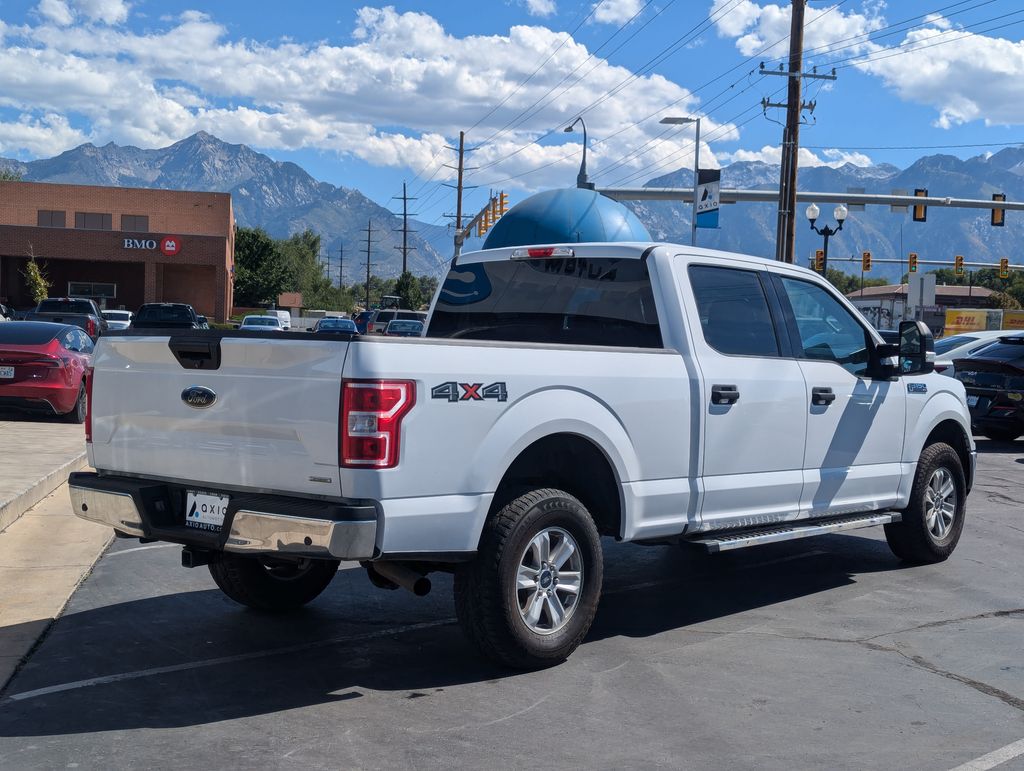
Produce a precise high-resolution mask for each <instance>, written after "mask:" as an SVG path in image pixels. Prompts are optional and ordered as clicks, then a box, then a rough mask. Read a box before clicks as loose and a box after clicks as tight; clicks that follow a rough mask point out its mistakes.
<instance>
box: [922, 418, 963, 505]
mask: <svg viewBox="0 0 1024 771" xmlns="http://www.w3.org/2000/svg"><path fill="white" fill-rule="evenodd" d="M936 442H945V443H946V444H948V445H949V446H950V447H952V448H953V449H954V450H956V454H957V455H959V456H960V463H961V464H962V465H963V467H964V474H965V475H966V476H967V477H968V479H967V486H968V492H970V485H971V479H970V475H971V443H970V441H969V440H968V438H967V434H966V433H964V429H963V427H962V426H961V425H960V424H959V423H957V422H956V421H955V420H944V421H942V422H941V423H939V425H937V426H936V427H935V428H933V429H932V432H931V433H930V434H928V438H927V439H926V440H925V442H924V446H925V447H927V446H928V445H930V444H935V443H936Z"/></svg>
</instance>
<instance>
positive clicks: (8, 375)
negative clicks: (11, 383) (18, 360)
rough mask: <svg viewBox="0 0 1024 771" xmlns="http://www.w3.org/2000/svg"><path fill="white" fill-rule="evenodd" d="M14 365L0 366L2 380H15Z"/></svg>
mask: <svg viewBox="0 0 1024 771" xmlns="http://www.w3.org/2000/svg"><path fill="white" fill-rule="evenodd" d="M13 379H14V367H0V380H13Z"/></svg>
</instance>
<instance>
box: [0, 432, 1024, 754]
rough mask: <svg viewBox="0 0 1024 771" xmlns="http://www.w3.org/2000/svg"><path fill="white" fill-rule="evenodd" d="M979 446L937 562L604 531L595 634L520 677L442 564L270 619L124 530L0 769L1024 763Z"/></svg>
mask: <svg viewBox="0 0 1024 771" xmlns="http://www.w3.org/2000/svg"><path fill="white" fill-rule="evenodd" d="M979 449H980V450H981V452H982V455H981V461H980V469H979V476H978V481H977V485H976V487H975V490H974V492H973V493H972V495H971V497H970V500H969V504H968V515H967V516H968V519H967V523H966V528H965V531H964V536H963V539H962V540H961V542H960V545H959V547H958V549H957V551H956V552H955V553H954V555H953V557H952V558H951V559H950V560H949V561H947V562H946V563H943V564H940V565H932V566H925V567H909V566H906V565H903V564H901V563H899V562H898V561H897V560H896V559H895V558H894V557H893V556H892V555H891V553H890V552H889V549H888V547H887V546H886V544H885V541H884V539H883V537H882V533H881V531H880V530H877V531H876V530H865V531H857V532H856V533H854V534H849V535H835V536H827V537H822V538H817V539H807V540H803V541H796V542H788V543H780V544H774V545H771V546H764V547H759V548H755V549H746V550H742V551H738V552H735V553H727V554H722V555H715V556H707V555H701V554H698V553H695V552H693V551H691V550H687V549H683V548H672V547H639V546H634V545H628V544H615V543H613V542H611V541H606V543H605V547H606V576H605V594H604V597H603V599H602V602H601V608H600V610H599V613H598V617H597V620H596V622H595V624H594V627H593V629H592V630H591V633H590V635H589V636H588V638H587V640H586V641H585V642H584V644H583V645H582V646H581V647H580V649H579V650H578V651H577V652H576V653H575V654H574V655H573V656H572V657H571V658H570V659H569V660H568V661H567V662H565V663H564V664H562V665H560V666H557V667H554V668H552V669H549V670H546V671H542V672H533V673H525V674H524V673H518V672H511V671H508V670H504V669H501V668H498V667H495V666H493V665H491V664H488V663H487V662H485V661H482V660H481V659H479V658H478V657H477V656H476V654H475V653H474V651H473V650H472V649H471V648H470V646H469V645H468V644H467V643H466V642H465V640H464V639H463V638H462V636H461V634H460V632H459V630H458V627H457V626H456V625H455V623H454V609H453V605H452V600H451V593H450V588H451V582H450V580H449V579H448V578H447V576H444V575H440V574H435V575H434V576H433V577H432V578H433V580H434V591H433V592H432V593H431V594H430V595H429V596H428V597H426V598H422V599H420V598H416V597H413V596H412V595H410V594H408V593H405V592H401V591H396V592H386V591H381V590H378V589H375V588H373V587H372V586H371V584H370V583H369V581H368V580H367V578H366V576H365V574H364V573H363V571H362V570H361V569H359V568H358V567H354V566H350V565H346V566H343V569H342V571H340V573H339V575H338V577H337V579H336V580H335V581H334V583H333V584H332V585H331V586H330V588H329V589H328V590H327V591H326V592H325V594H324V595H323V596H322V597H321V598H320V599H318V600H317V601H316V602H314V603H313V604H311V605H310V606H309V607H308V608H307V609H306V610H304V611H302V612H299V613H296V614H292V615H289V616H286V617H269V616H264V615H260V614H258V613H255V612H252V611H248V610H245V609H243V608H240V607H239V606H236V605H234V604H233V603H232V602H231V601H230V600H228V599H226V598H225V597H224V596H223V595H222V594H221V593H220V592H219V591H218V590H217V589H216V588H215V587H214V584H213V581H212V580H211V578H210V577H209V574H208V572H207V571H206V569H205V568H201V569H195V570H186V569H183V568H181V567H179V549H178V548H176V547H169V546H166V545H163V544H148V545H142V546H140V545H139V543H138V542H137V541H120V540H119V541H116V542H115V544H114V545H113V546H112V547H111V548H110V549H109V550H108V551H107V552H106V554H105V555H104V556H103V557H102V559H101V560H100V561H99V562H98V563H97V565H96V566H95V568H94V570H93V572H92V574H91V575H90V576H89V577H88V578H87V579H86V581H85V582H84V583H83V584H82V585H81V587H80V588H79V590H78V591H77V592H76V593H75V595H74V596H73V597H72V598H71V600H70V602H69V604H68V606H67V608H66V610H65V613H64V615H63V616H62V617H61V618H60V619H59V620H58V621H57V622H56V623H55V624H54V625H53V627H52V628H51V630H50V632H49V634H48V635H47V636H46V637H45V639H44V640H43V641H42V642H41V644H40V645H39V646H38V648H37V649H36V651H35V652H34V653H33V654H32V656H31V657H30V659H29V660H28V662H27V664H26V665H25V666H24V667H23V668H22V670H21V671H20V672H19V674H18V675H16V677H15V678H14V679H13V680H12V682H11V683H10V684H9V686H8V688H7V690H6V691H5V692H4V693H3V694H2V695H0V768H12V769H23V768H26V769H28V768H40V769H43V768H45V769H50V768H58V767H77V768H103V769H118V768H139V767H149V768H169V767H175V768H184V767H208V768H225V769H227V768H239V769H243V768H244V769H251V768H254V767H257V768H332V769H333V768H439V767H444V768H451V767H458V768H469V767H472V768H530V769H536V768H537V767H544V768H584V767H585V768H595V769H603V768H609V769H610V768H616V769H617V768H658V767H666V768H758V769H774V768H779V769H783V768H784V769H792V768H810V767H815V768H826V767H827V768H830V769H842V768H858V769H861V768H878V769H882V768H885V769H889V768H901V769H935V768H945V769H951V768H954V767H957V766H959V765H960V764H963V763H967V762H969V761H974V760H977V759H979V758H982V759H983V760H981V761H979V762H978V763H976V764H975V766H974V768H979V769H980V768H991V767H993V766H994V765H995V764H996V763H1002V765H999V768H1001V769H1010V768H1018V769H1019V768H1024V743H1022V742H1021V740H1022V739H1024V655H1022V653H1024V559H1022V555H1024V513H1022V506H1021V504H1022V502H1024V490H1022V489H1021V481H1022V480H1024V466H1022V464H1024V442H1019V443H1015V444H1012V445H1009V444H996V443H992V442H988V441H986V440H979ZM1018 750H1019V752H1018Z"/></svg>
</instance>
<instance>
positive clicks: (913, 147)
mask: <svg viewBox="0 0 1024 771" xmlns="http://www.w3.org/2000/svg"><path fill="white" fill-rule="evenodd" d="M1015 145H1024V139H1018V140H1016V141H1011V142H968V143H965V144H958V145H860V146H856V147H854V146H849V145H847V146H842V147H839V146H832V145H804V147H805V148H807V149H808V150H953V149H957V148H963V147H1013V146H1015Z"/></svg>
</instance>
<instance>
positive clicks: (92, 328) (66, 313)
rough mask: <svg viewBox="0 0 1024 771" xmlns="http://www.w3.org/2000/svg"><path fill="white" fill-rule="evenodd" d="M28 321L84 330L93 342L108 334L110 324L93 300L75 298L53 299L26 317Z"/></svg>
mask: <svg viewBox="0 0 1024 771" xmlns="http://www.w3.org/2000/svg"><path fill="white" fill-rule="evenodd" d="M25 319H26V320H27V321H50V322H53V323H54V324H71V325H72V326H75V327H79V328H80V329H84V330H85V333H86V334H87V335H89V337H91V338H92V339H93V340H95V339H96V338H98V337H99V336H100V335H102V334H104V333H106V331H107V328H108V326H109V325H108V324H107V320H106V319H105V318H103V314H102V312H100V309H99V306H98V305H96V303H95V302H94V301H93V300H85V299H81V298H75V297H51V298H49V299H46V300H43V301H42V302H41V303H39V305H37V306H36V307H35V309H34V310H31V311H29V312H28V313H27V314H26V315H25Z"/></svg>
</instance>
